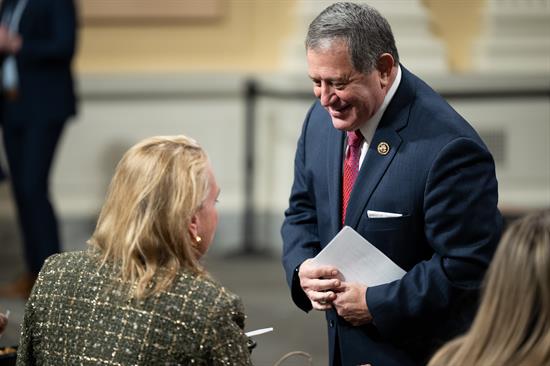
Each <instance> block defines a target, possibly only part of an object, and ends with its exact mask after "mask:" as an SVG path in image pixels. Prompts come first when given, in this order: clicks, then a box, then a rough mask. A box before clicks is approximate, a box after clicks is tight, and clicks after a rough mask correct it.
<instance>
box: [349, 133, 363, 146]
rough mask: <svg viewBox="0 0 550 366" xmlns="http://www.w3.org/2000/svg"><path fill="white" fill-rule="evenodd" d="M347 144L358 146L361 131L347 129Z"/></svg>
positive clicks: (361, 137)
mask: <svg viewBox="0 0 550 366" xmlns="http://www.w3.org/2000/svg"><path fill="white" fill-rule="evenodd" d="M347 134H348V146H351V147H355V148H357V147H360V146H361V143H362V142H363V135H361V131H359V130H355V131H348V132H347Z"/></svg>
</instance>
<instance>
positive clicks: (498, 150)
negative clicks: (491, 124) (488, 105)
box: [479, 130, 507, 165]
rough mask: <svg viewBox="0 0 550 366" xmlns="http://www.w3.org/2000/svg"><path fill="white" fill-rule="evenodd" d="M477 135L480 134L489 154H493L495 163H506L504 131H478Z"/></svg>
mask: <svg viewBox="0 0 550 366" xmlns="http://www.w3.org/2000/svg"><path fill="white" fill-rule="evenodd" d="M479 136H481V139H482V140H483V142H485V145H487V147H488V148H489V151H490V152H491V154H493V158H494V159H495V164H497V165H504V164H506V158H507V155H506V151H507V148H506V142H507V141H506V133H505V132H504V131H502V130H492V131H480V132H479Z"/></svg>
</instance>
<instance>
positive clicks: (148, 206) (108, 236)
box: [88, 135, 209, 298]
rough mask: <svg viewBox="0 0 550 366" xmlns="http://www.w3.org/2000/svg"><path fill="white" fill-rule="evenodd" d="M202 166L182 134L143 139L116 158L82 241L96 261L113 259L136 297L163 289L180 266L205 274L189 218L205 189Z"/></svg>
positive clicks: (198, 152)
mask: <svg viewBox="0 0 550 366" xmlns="http://www.w3.org/2000/svg"><path fill="white" fill-rule="evenodd" d="M208 167H209V161H208V158H207V155H206V153H205V151H204V150H203V149H202V148H201V147H200V146H199V145H198V144H197V142H196V141H194V140H193V139H191V138H188V137H186V136H183V135H181V136H158V137H151V138H148V139H145V140H143V141H141V142H139V143H138V144H136V145H135V146H133V147H132V148H130V149H129V150H128V151H127V152H126V154H124V156H123V157H122V159H121V161H120V162H119V163H118V166H117V168H116V171H115V174H114V177H113V179H112V181H111V184H110V186H109V191H108V193H107V198H106V200H105V204H104V205H103V208H102V210H101V213H100V215H99V219H98V222H97V226H96V229H95V231H94V233H93V235H92V237H91V238H90V240H89V241H88V244H90V245H91V248H97V249H99V252H100V257H101V260H102V265H104V264H105V263H107V262H112V263H115V264H117V266H115V268H120V276H121V278H122V280H123V281H124V282H129V283H131V284H133V285H134V286H133V293H132V295H133V296H135V297H136V298H144V297H147V296H150V295H153V294H156V293H159V292H161V291H162V290H164V289H166V288H167V287H168V286H169V285H170V284H171V283H172V281H173V280H174V279H175V277H176V276H177V274H178V273H179V272H180V271H181V270H182V269H187V270H190V271H191V272H193V273H195V274H199V275H200V274H203V275H206V272H205V271H204V270H203V269H202V267H201V265H200V264H199V262H198V259H199V257H200V253H199V251H198V250H197V249H195V248H194V245H195V244H196V238H193V237H192V236H191V234H190V232H189V223H190V222H191V218H192V217H193V215H194V214H195V213H197V211H198V210H199V209H200V208H201V205H202V203H203V202H204V201H205V199H206V197H207V195H208V189H209V188H208V187H209V175H208ZM118 265H120V267H119V266H118Z"/></svg>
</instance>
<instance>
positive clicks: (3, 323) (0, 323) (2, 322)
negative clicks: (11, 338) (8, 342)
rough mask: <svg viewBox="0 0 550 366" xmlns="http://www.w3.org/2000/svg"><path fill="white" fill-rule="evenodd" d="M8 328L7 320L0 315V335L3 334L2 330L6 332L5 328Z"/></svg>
mask: <svg viewBox="0 0 550 366" xmlns="http://www.w3.org/2000/svg"><path fill="white" fill-rule="evenodd" d="M7 326H8V318H7V317H6V316H5V315H4V314H2V313H0V335H1V334H2V333H4V330H6V327H7Z"/></svg>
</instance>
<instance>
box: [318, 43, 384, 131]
mask: <svg viewBox="0 0 550 366" xmlns="http://www.w3.org/2000/svg"><path fill="white" fill-rule="evenodd" d="M307 63H308V73H309V77H310V78H311V80H312V81H313V93H314V94H315V96H316V97H317V98H319V100H320V101H321V105H322V106H323V107H325V109H326V110H327V111H328V113H329V114H330V117H331V118H332V124H333V125H334V127H335V128H337V129H339V130H342V131H353V130H356V129H358V128H359V127H360V126H361V124H362V123H364V122H366V121H367V120H368V119H369V118H371V117H372V116H373V115H374V114H375V113H376V111H377V110H378V108H380V106H381V105H382V102H383V101H384V96H385V95H386V90H387V89H386V88H385V87H384V83H383V82H382V80H381V76H380V72H379V71H378V70H377V69H374V70H373V71H372V72H370V73H369V74H363V73H360V72H359V71H357V70H355V69H354V68H353V66H352V65H351V61H350V58H349V55H348V48H347V46H346V44H345V43H344V42H341V41H334V42H332V43H330V45H329V46H328V47H323V48H321V49H315V50H313V49H308V50H307Z"/></svg>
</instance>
